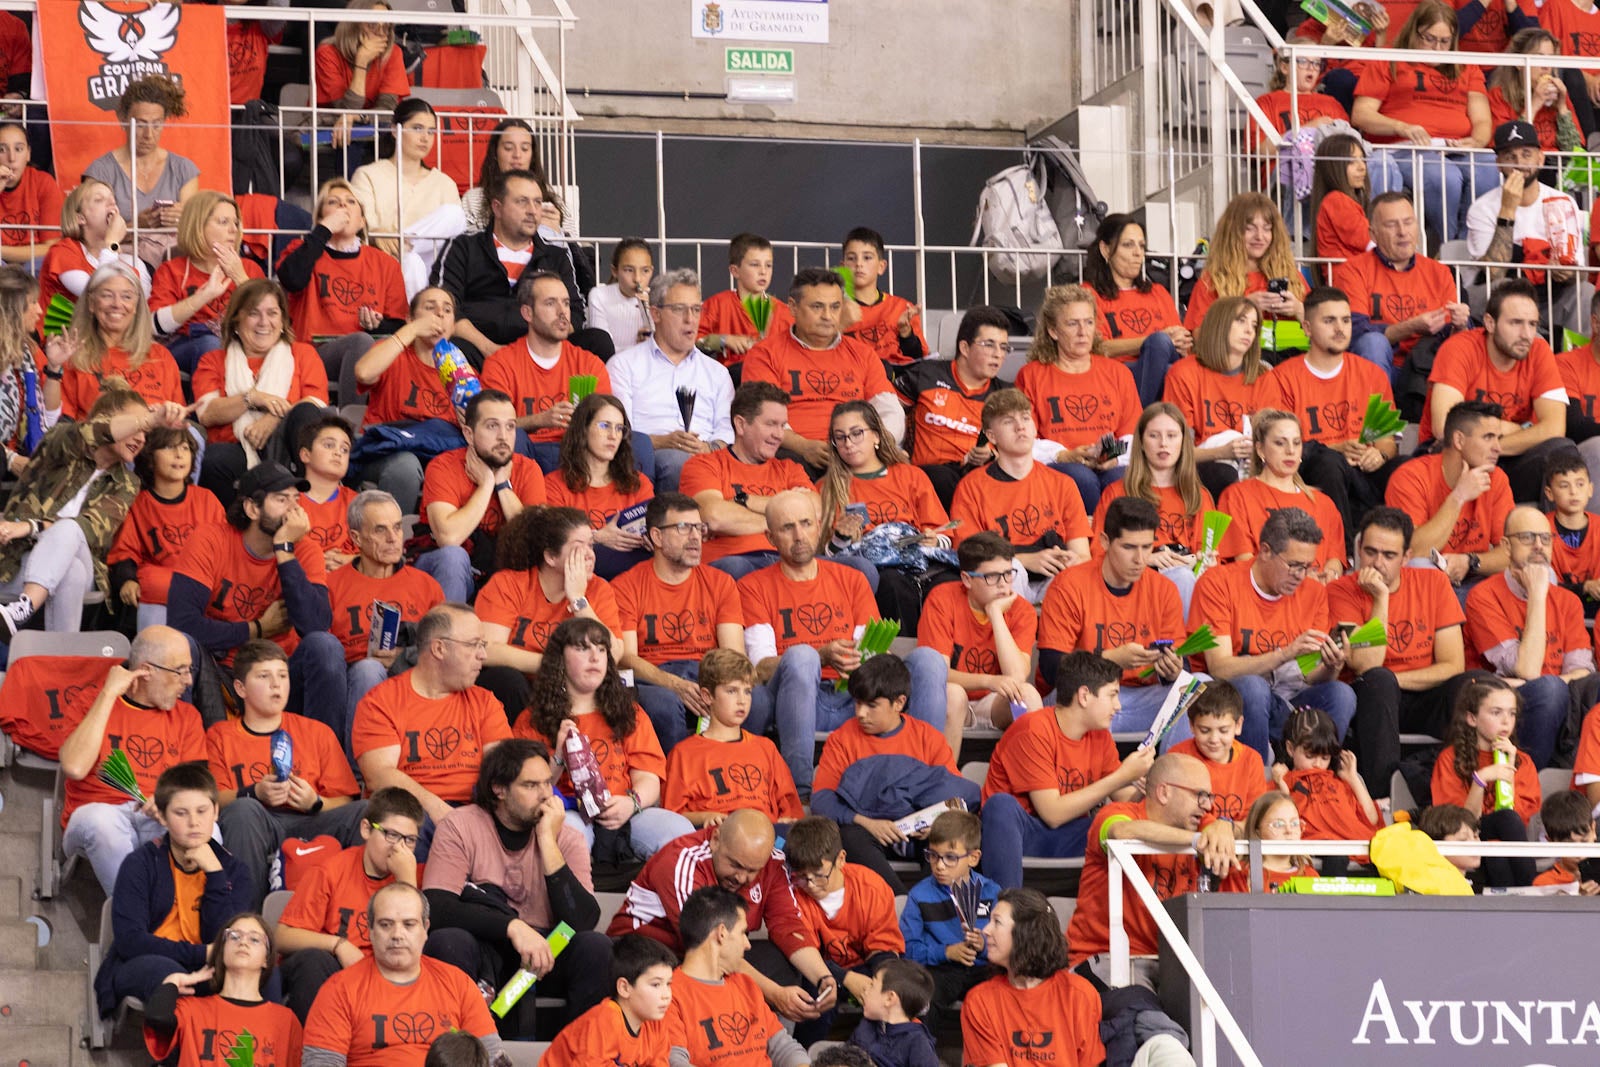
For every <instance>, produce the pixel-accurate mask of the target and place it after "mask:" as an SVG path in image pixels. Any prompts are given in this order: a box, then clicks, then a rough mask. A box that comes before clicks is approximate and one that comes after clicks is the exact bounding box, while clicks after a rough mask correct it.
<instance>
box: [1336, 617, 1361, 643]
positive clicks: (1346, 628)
mask: <svg viewBox="0 0 1600 1067" xmlns="http://www.w3.org/2000/svg"><path fill="white" fill-rule="evenodd" d="M1359 625H1360V624H1359V623H1354V622H1340V623H1335V624H1334V626H1333V636H1335V637H1343V638H1344V639H1345V640H1346V641H1348V640H1350V635H1351V634H1353V633H1355V632H1356V627H1357V626H1359Z"/></svg>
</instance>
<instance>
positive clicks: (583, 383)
mask: <svg viewBox="0 0 1600 1067" xmlns="http://www.w3.org/2000/svg"><path fill="white" fill-rule="evenodd" d="M599 387H600V379H599V378H598V377H596V376H595V375H593V374H574V375H573V376H572V377H570V378H568V379H567V395H568V396H570V397H571V398H572V402H573V403H574V404H576V403H578V402H579V401H580V400H582V399H583V398H584V397H586V396H588V395H590V394H591V393H593V392H594V391H595V390H596V389H598V388H599Z"/></svg>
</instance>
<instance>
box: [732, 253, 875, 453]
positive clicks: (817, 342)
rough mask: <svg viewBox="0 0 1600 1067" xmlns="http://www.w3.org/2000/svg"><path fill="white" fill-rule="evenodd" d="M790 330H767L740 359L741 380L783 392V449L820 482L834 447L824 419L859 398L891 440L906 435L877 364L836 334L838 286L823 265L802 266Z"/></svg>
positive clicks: (793, 289) (856, 343) (792, 295)
mask: <svg viewBox="0 0 1600 1067" xmlns="http://www.w3.org/2000/svg"><path fill="white" fill-rule="evenodd" d="M789 310H790V311H792V312H793V313H794V327H793V329H791V330H789V331H787V332H783V333H769V334H768V335H767V336H766V337H765V338H764V339H763V340H762V341H761V343H760V344H758V345H756V346H755V347H754V348H752V349H751V350H750V352H749V354H748V355H747V356H745V361H744V381H747V382H771V383H772V384H774V385H776V386H778V387H779V388H780V389H783V390H784V391H785V392H786V393H788V394H789V428H788V429H786V430H785V431H784V433H783V447H784V449H785V450H786V451H787V452H789V453H790V458H792V459H796V460H798V461H799V462H800V463H802V464H804V465H805V467H806V470H807V472H808V473H810V474H811V476H812V477H814V478H820V477H822V473H823V471H824V470H825V469H826V467H827V465H828V456H829V455H830V453H831V451H832V449H831V446H830V445H829V444H828V421H829V419H830V418H831V416H832V414H833V409H834V407H835V406H836V405H838V404H841V403H843V402H845V401H848V400H865V401H867V402H868V403H870V404H871V405H872V406H873V408H874V409H875V410H876V411H877V412H878V414H879V415H880V416H882V418H883V425H884V428H885V429H886V430H888V431H889V436H891V437H893V438H894V439H895V440H896V441H898V440H900V439H901V438H903V437H905V435H906V413H905V409H904V408H902V407H901V406H900V400H899V398H898V397H896V396H895V393H894V388H893V387H892V386H891V385H890V384H889V378H888V376H887V375H886V374H885V373H884V371H883V363H882V361H881V360H879V359H878V356H877V353H876V352H874V351H873V350H872V349H871V348H870V347H869V346H868V345H867V344H866V343H865V342H863V341H860V340H858V339H857V338H855V337H851V336H846V335H844V334H842V333H840V332H839V326H840V316H841V314H842V313H843V310H844V286H843V283H842V282H841V281H840V279H839V276H838V275H837V274H835V273H834V272H833V271H831V270H828V269H827V268H825V267H807V268H806V269H804V270H802V271H800V272H799V273H798V274H796V275H795V276H794V283H793V284H792V285H791V286H790V287H789Z"/></svg>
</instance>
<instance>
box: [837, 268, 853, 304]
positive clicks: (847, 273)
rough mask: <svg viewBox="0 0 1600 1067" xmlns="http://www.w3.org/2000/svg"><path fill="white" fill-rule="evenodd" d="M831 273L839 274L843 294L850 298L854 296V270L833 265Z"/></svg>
mask: <svg viewBox="0 0 1600 1067" xmlns="http://www.w3.org/2000/svg"><path fill="white" fill-rule="evenodd" d="M833 273H835V274H837V275H838V276H839V284H840V285H842V286H843V287H844V295H845V296H847V297H849V298H850V299H851V300H854V299H855V298H856V272H855V271H853V270H851V269H850V268H849V267H835V268H833Z"/></svg>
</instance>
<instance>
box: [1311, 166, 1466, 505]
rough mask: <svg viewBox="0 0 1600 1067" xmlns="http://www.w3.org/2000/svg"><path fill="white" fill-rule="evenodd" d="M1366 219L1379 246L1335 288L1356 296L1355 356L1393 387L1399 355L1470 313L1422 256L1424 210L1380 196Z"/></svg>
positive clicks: (1337, 274)
mask: <svg viewBox="0 0 1600 1067" xmlns="http://www.w3.org/2000/svg"><path fill="white" fill-rule="evenodd" d="M1367 216H1368V218H1369V219H1370V220H1371V222H1370V226H1371V234H1372V247H1371V248H1369V249H1368V250H1367V251H1365V252H1363V253H1361V254H1360V255H1359V256H1351V257H1350V258H1349V259H1347V260H1345V261H1344V262H1343V263H1340V264H1336V265H1335V266H1334V268H1333V284H1334V285H1336V286H1338V287H1339V288H1340V289H1342V290H1344V292H1345V294H1346V295H1347V296H1349V298H1350V311H1351V323H1352V326H1353V332H1352V334H1351V339H1350V351H1352V352H1354V353H1355V354H1356V355H1358V356H1360V357H1362V358H1363V359H1366V360H1370V361H1371V362H1373V363H1375V364H1377V366H1378V367H1380V368H1381V369H1382V370H1383V374H1384V377H1386V378H1388V379H1389V380H1390V381H1393V380H1394V377H1395V374H1396V372H1397V370H1398V368H1397V366H1396V363H1397V357H1398V361H1399V362H1404V360H1405V358H1406V357H1407V356H1409V355H1410V354H1411V350H1412V349H1414V348H1415V347H1416V346H1417V343H1418V342H1419V341H1421V340H1422V339H1423V338H1424V337H1434V336H1435V335H1437V337H1438V339H1439V340H1443V339H1444V336H1445V333H1444V331H1446V330H1449V329H1452V328H1454V329H1463V328H1465V327H1466V325H1467V320H1468V319H1469V318H1470V317H1471V311H1470V310H1469V309H1468V308H1467V305H1465V304H1463V303H1461V302H1460V301H1459V300H1457V299H1456V280H1455V276H1454V275H1452V274H1451V273H1450V268H1449V267H1446V266H1445V265H1444V264H1443V263H1440V262H1439V261H1438V260H1436V259H1429V258H1428V257H1427V256H1425V255H1423V254H1422V253H1421V252H1420V251H1418V249H1419V247H1420V241H1419V237H1420V234H1419V233H1418V230H1417V210H1416V208H1415V207H1413V206H1412V204H1411V197H1410V196H1409V195H1407V194H1406V193H1403V192H1399V191H1395V192H1388V193H1383V194H1381V195H1379V196H1376V197H1373V199H1372V202H1371V203H1370V204H1368V205H1367ZM1362 403H1363V404H1365V403H1366V400H1365V398H1363V399H1362ZM1307 429H1309V427H1307ZM1349 526H1350V522H1349V520H1346V521H1345V528H1346V529H1348V528H1349Z"/></svg>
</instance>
